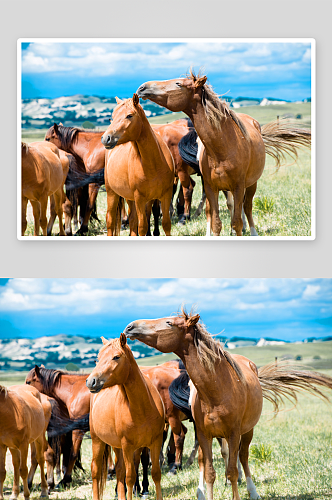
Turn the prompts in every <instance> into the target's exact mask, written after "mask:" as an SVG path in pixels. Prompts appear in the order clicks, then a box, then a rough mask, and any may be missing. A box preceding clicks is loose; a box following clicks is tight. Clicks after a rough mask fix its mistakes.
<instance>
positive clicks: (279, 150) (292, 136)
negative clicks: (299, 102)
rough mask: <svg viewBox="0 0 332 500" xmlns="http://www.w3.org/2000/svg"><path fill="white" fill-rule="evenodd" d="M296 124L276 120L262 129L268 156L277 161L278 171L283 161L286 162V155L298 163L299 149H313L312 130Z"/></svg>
mask: <svg viewBox="0 0 332 500" xmlns="http://www.w3.org/2000/svg"><path fill="white" fill-rule="evenodd" d="M294 124H295V123H294V122H291V121H289V120H287V121H286V120H280V121H279V120H275V121H273V122H270V123H267V124H266V125H263V127H262V128H261V134H262V138H263V142H264V144H265V151H266V154H268V155H269V156H272V158H274V159H275V161H276V167H277V169H279V168H280V166H281V162H282V161H285V162H286V154H288V155H290V156H291V158H293V160H294V161H296V160H297V158H298V154H297V148H298V147H306V148H310V147H311V130H310V129H306V128H297V127H295V126H294Z"/></svg>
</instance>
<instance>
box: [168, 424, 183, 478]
mask: <svg viewBox="0 0 332 500" xmlns="http://www.w3.org/2000/svg"><path fill="white" fill-rule="evenodd" d="M169 424H170V426H171V429H172V432H173V435H174V444H175V462H174V465H173V466H172V468H171V470H170V471H169V472H170V473H171V474H176V473H177V471H178V470H181V469H182V453H183V445H184V440H185V436H186V433H187V429H186V427H185V426H184V425H183V424H182V422H181V421H180V420H179V419H177V418H173V417H171V418H169Z"/></svg>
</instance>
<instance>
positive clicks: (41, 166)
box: [21, 142, 68, 236]
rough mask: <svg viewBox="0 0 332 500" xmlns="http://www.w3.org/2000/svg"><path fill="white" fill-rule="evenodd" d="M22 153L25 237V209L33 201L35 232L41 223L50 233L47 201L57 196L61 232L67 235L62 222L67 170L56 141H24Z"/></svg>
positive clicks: (57, 211) (25, 226)
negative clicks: (55, 143) (50, 197)
mask: <svg viewBox="0 0 332 500" xmlns="http://www.w3.org/2000/svg"><path fill="white" fill-rule="evenodd" d="M21 153H22V236H24V233H25V231H26V228H27V219H26V210H27V204H28V201H29V200H30V202H31V205H32V208H33V216H34V221H35V228H34V235H35V236H39V228H40V226H41V228H42V231H43V235H44V236H46V235H47V216H46V211H47V203H48V198H49V196H52V195H53V196H54V202H55V212H56V214H57V215H58V217H59V228H60V235H61V236H65V231H64V228H63V222H62V201H63V185H64V182H65V179H66V176H67V173H68V170H67V171H66V172H65V171H64V169H66V168H67V166H66V165H62V163H61V161H60V153H59V150H58V148H57V147H56V146H55V145H54V144H47V143H46V142H31V143H30V144H29V145H28V144H26V143H24V142H22V143H21Z"/></svg>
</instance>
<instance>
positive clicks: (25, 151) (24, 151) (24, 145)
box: [21, 142, 29, 155]
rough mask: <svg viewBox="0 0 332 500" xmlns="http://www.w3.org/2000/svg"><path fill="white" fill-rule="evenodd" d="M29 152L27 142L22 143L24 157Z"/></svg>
mask: <svg viewBox="0 0 332 500" xmlns="http://www.w3.org/2000/svg"><path fill="white" fill-rule="evenodd" d="M28 151H29V146H28V144H27V143H26V142H21V153H22V155H23V154H27V153H28Z"/></svg>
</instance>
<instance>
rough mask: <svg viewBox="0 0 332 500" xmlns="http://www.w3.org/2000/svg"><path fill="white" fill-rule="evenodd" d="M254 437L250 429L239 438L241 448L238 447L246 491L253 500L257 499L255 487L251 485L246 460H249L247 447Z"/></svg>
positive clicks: (251, 481)
mask: <svg viewBox="0 0 332 500" xmlns="http://www.w3.org/2000/svg"><path fill="white" fill-rule="evenodd" d="M253 435H254V430H253V429H251V431H249V432H247V433H246V434H243V436H241V446H240V453H239V457H240V462H241V464H242V467H243V470H244V473H245V476H246V482H247V490H248V493H249V495H250V498H251V499H253V500H256V499H258V498H260V497H259V495H258V493H257V491H256V488H255V485H254V483H253V480H252V477H251V473H250V469H249V464H248V458H249V445H250V443H251V440H252V437H253Z"/></svg>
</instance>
